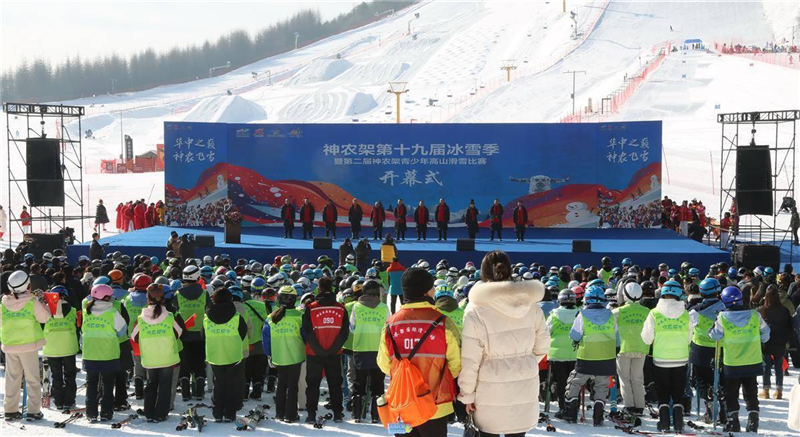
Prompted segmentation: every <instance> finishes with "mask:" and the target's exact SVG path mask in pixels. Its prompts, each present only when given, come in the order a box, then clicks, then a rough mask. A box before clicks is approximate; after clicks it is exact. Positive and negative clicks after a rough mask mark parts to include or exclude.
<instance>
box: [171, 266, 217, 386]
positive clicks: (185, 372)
mask: <svg viewBox="0 0 800 437" xmlns="http://www.w3.org/2000/svg"><path fill="white" fill-rule="evenodd" d="M199 280H200V269H199V268H198V267H197V266H193V265H188V266H186V267H185V268H184V269H183V286H182V287H181V288H180V289H178V290H174V289H173V290H174V291H176V294H175V303H176V304H177V305H176V306H177V311H178V314H180V315H181V318H183V320H189V319H191V318H192V317H194V318H195V322H194V326H193V327H191V328H187V330H186V332H184V333H183V336H182V337H181V341H182V342H183V351H181V366H180V373H179V378H180V384H181V395H182V396H183V400H184V401H189V400H191V399H192V397H194V399H195V400H201V399H203V398H204V397H205V385H206V376H207V375H206V365H205V362H206V355H205V339H204V338H203V320H204V319H205V313H206V311H207V310H208V308H209V307H210V306H211V299H209V297H208V292H206V290H205V289H203V286H202V285H200V283H199V282H198V281H199ZM176 285H177V284H176ZM192 377H194V384H192V381H191V378H192Z"/></svg>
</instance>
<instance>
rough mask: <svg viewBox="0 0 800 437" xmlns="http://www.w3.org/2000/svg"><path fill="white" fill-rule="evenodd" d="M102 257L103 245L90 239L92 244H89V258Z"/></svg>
mask: <svg viewBox="0 0 800 437" xmlns="http://www.w3.org/2000/svg"><path fill="white" fill-rule="evenodd" d="M103 257H104V256H103V245H102V244H100V243H99V242H98V241H97V240H92V244H91V245H90V246H89V258H91V259H103Z"/></svg>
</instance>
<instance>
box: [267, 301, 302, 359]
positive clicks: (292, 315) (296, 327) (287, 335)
mask: <svg viewBox="0 0 800 437" xmlns="http://www.w3.org/2000/svg"><path fill="white" fill-rule="evenodd" d="M267 323H269V336H270V346H271V348H272V363H273V364H275V365H276V366H291V365H293V364H298V363H302V362H303V361H305V359H306V345H305V343H304V342H303V335H302V333H301V330H302V327H303V313H302V312H300V311H299V310H297V309H295V308H287V309H286V314H285V315H284V316H283V318H282V319H281V321H280V322H278V323H275V322H273V321H272V317H270V318H268V319H267Z"/></svg>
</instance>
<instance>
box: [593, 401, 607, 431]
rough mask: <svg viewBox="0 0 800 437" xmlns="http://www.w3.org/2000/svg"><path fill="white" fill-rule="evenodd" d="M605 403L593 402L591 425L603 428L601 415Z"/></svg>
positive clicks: (603, 411)
mask: <svg viewBox="0 0 800 437" xmlns="http://www.w3.org/2000/svg"><path fill="white" fill-rule="evenodd" d="M605 407H606V405H605V403H604V402H603V401H594V408H592V421H593V422H592V425H593V426H603V415H604V414H605Z"/></svg>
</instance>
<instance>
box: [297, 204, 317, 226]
mask: <svg viewBox="0 0 800 437" xmlns="http://www.w3.org/2000/svg"><path fill="white" fill-rule="evenodd" d="M314 214H315V211H314V205H312V204H310V203H309V204H308V205H305V204H303V206H301V207H300V221H301V222H302V223H314Z"/></svg>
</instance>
